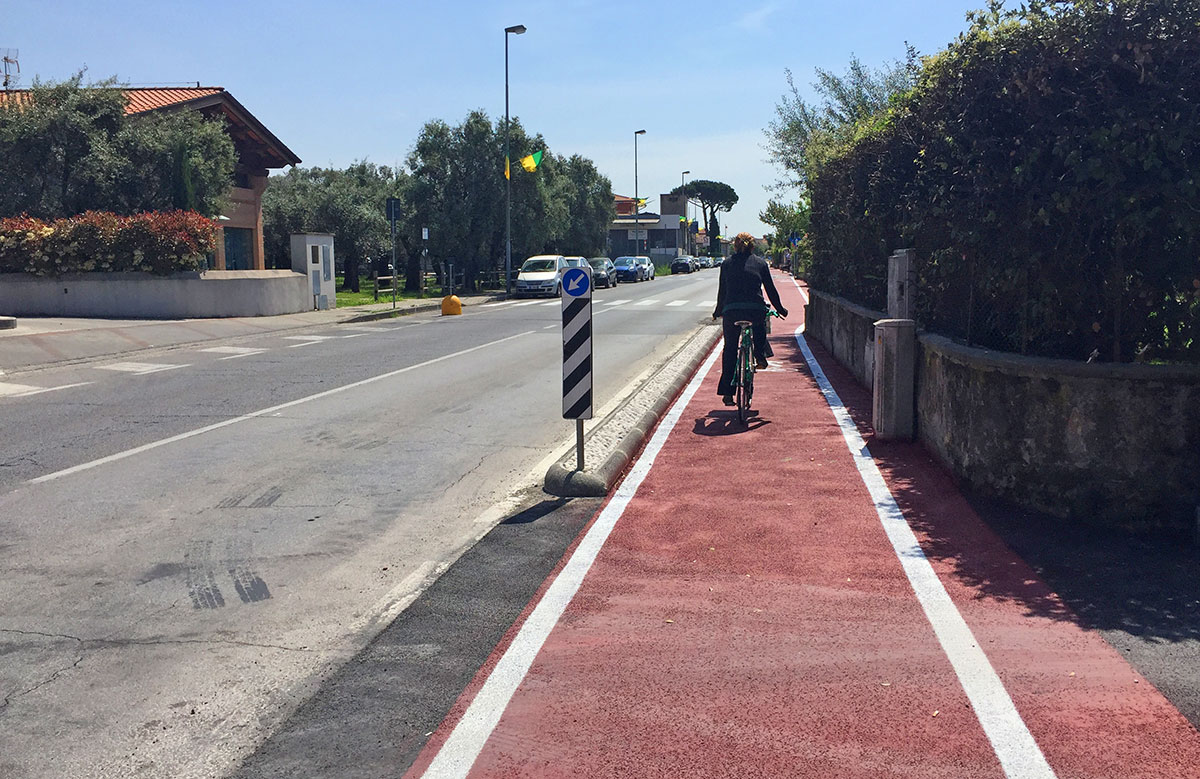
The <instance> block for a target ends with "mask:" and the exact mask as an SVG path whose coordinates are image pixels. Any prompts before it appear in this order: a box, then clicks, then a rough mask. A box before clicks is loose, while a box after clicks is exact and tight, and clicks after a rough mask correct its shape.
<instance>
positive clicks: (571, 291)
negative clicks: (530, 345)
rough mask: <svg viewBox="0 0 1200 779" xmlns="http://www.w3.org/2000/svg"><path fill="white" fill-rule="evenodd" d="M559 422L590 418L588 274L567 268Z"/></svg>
mask: <svg viewBox="0 0 1200 779" xmlns="http://www.w3.org/2000/svg"><path fill="white" fill-rule="evenodd" d="M562 289H563V296H562V334H563V419H581V420H582V419H591V418H592V273H591V268H571V269H570V270H568V271H567V272H566V273H564V274H563V279H562Z"/></svg>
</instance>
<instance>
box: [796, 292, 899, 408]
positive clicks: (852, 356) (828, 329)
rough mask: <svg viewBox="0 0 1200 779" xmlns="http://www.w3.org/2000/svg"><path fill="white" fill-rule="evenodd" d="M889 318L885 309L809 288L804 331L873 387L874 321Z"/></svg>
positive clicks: (860, 382) (867, 384)
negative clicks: (875, 309)
mask: <svg viewBox="0 0 1200 779" xmlns="http://www.w3.org/2000/svg"><path fill="white" fill-rule="evenodd" d="M886 318H887V315H886V314H884V313H883V312H882V311H872V310H871V309H869V308H864V307H862V306H859V305H856V304H854V303H851V302H850V301H849V300H846V299H845V298H839V297H835V296H833V295H828V294H826V293H824V292H818V291H816V290H813V289H810V290H809V301H808V305H807V306H805V310H804V333H805V335H807V336H809V337H812V338H815V339H816V340H817V342H818V343H820V344H821V345H822V346H824V347H825V348H826V349H828V350H829V351H830V352H831V353H832V354H833V356H834V357H836V358H837V360H838V362H840V363H841V364H842V365H844V366H846V368H847V369H849V371H850V372H851V373H853V374H854V378H856V379H858V382H859V384H862V385H863V386H864V387H867V388H870V387H871V386H872V384H873V381H874V380H873V376H874V374H875V323H876V322H877V321H879V320H880V319H886Z"/></svg>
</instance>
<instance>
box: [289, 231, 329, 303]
mask: <svg viewBox="0 0 1200 779" xmlns="http://www.w3.org/2000/svg"><path fill="white" fill-rule="evenodd" d="M292 270H294V271H296V272H297V273H303V274H304V275H305V276H307V277H308V286H309V294H310V295H312V300H313V309H315V310H318V311H324V310H325V309H328V308H337V273H336V269H335V265H334V256H333V236H332V235H330V234H329V233H293V234H292Z"/></svg>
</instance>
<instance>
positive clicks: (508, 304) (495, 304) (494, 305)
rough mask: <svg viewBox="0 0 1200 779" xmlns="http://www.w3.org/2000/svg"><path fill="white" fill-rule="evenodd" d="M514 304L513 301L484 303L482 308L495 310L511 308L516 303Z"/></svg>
mask: <svg viewBox="0 0 1200 779" xmlns="http://www.w3.org/2000/svg"><path fill="white" fill-rule="evenodd" d="M516 302H517V301H515V300H501V301H500V302H499V303H484V304H483V307H484V308H495V307H496V306H511V305H512V304H513V303H516Z"/></svg>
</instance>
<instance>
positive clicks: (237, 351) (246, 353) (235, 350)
mask: <svg viewBox="0 0 1200 779" xmlns="http://www.w3.org/2000/svg"><path fill="white" fill-rule="evenodd" d="M200 351H202V352H209V353H210V354H227V355H229V356H228V357H222V358H220V359H222V360H236V359H238V358H240V357H250V356H251V355H255V354H262V353H263V352H265V351H267V350H266V349H255V348H252V347H249V346H211V347H209V348H207V349H201V350H200Z"/></svg>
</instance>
